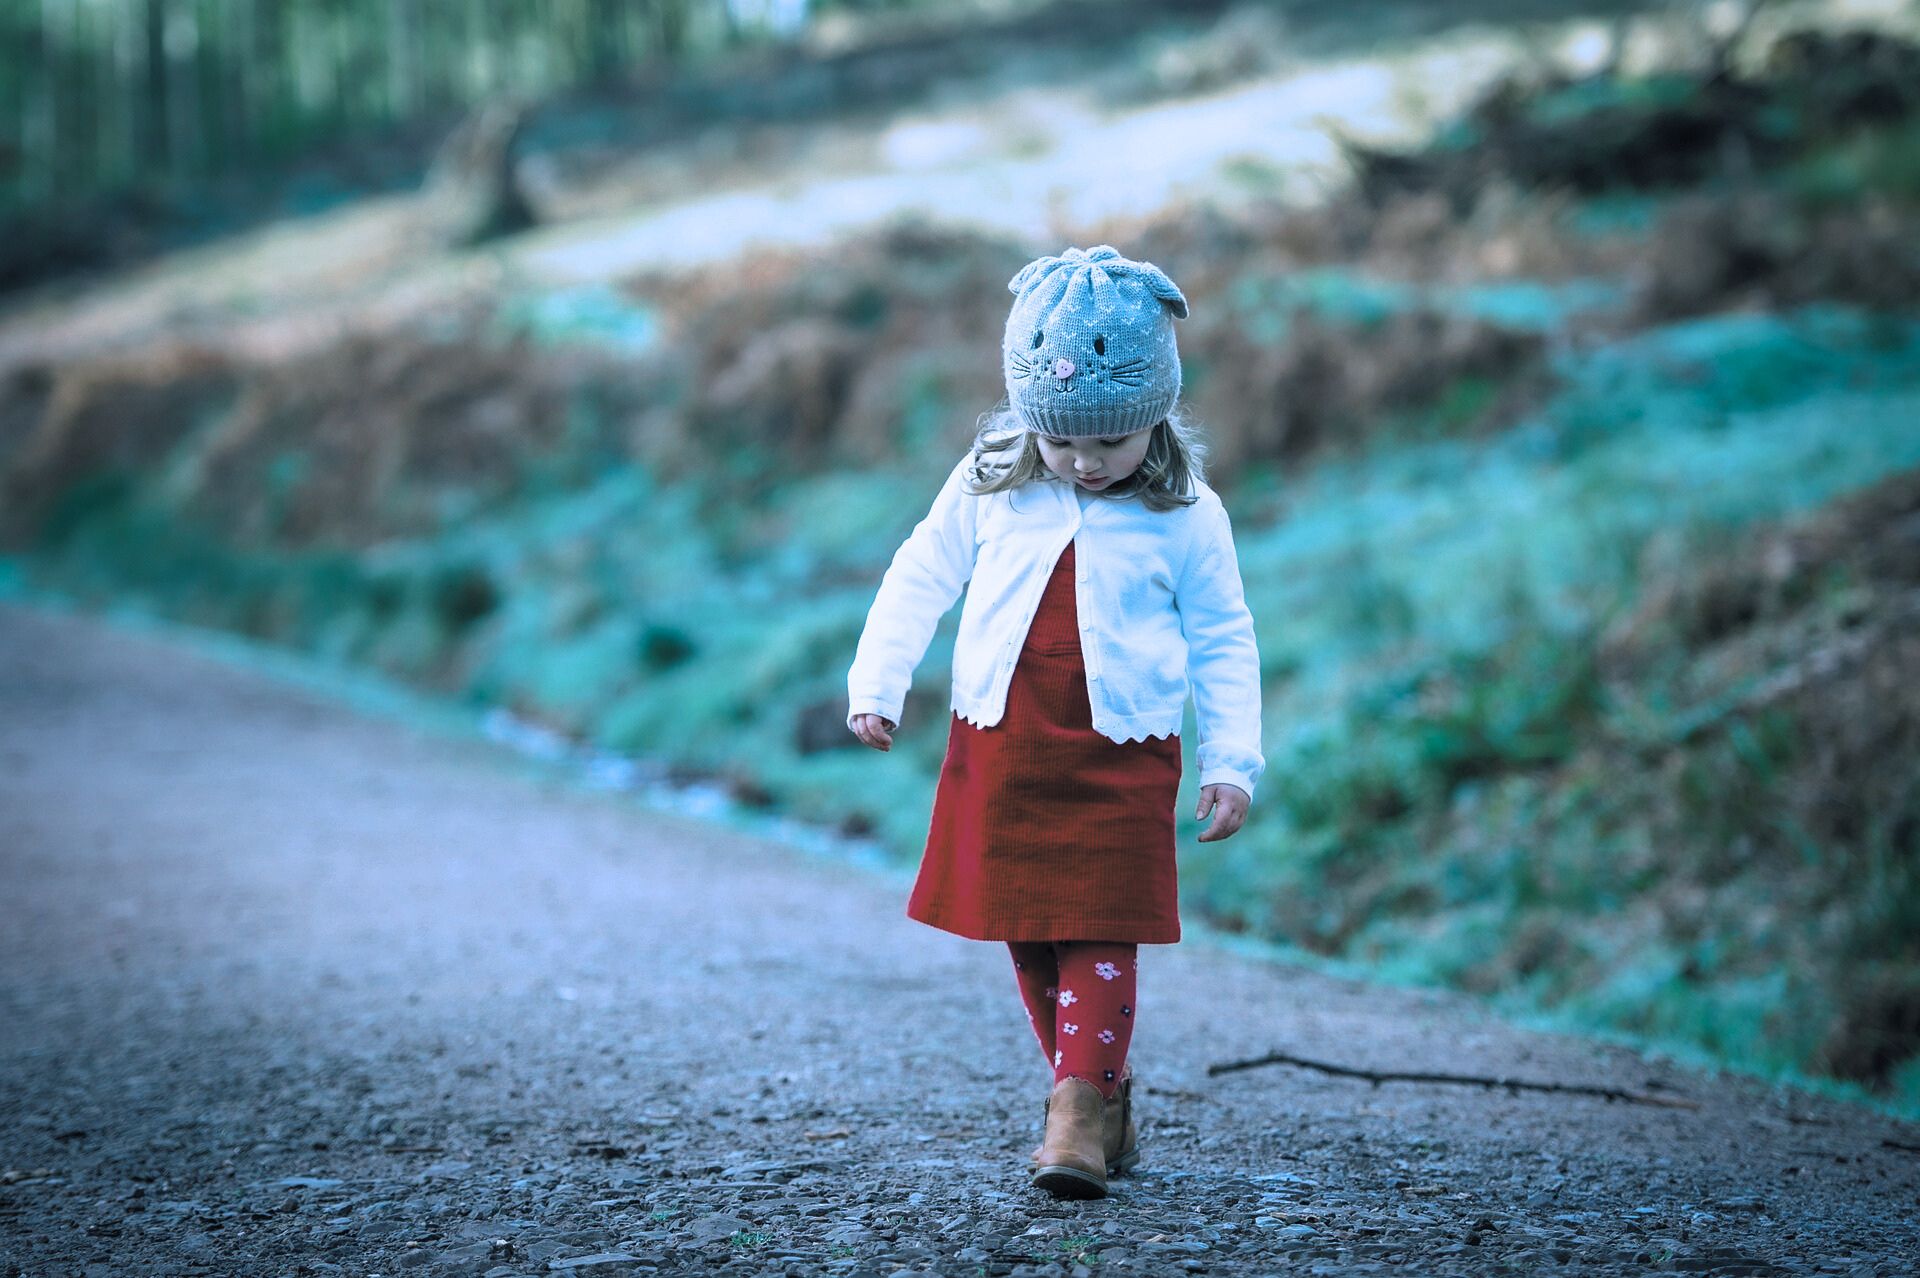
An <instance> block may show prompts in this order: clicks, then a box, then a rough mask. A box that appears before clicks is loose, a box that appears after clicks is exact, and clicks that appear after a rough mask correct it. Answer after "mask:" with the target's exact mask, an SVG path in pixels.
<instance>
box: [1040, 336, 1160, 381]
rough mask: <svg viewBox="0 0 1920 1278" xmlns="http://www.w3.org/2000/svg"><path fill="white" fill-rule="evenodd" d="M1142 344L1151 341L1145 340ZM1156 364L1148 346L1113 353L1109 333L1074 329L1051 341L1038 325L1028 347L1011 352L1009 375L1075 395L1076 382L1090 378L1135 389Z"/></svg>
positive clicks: (1144, 344)
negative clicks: (1108, 337)
mask: <svg viewBox="0 0 1920 1278" xmlns="http://www.w3.org/2000/svg"><path fill="white" fill-rule="evenodd" d="M1141 345H1142V346H1143V347H1144V346H1146V345H1147V342H1146V341H1144V340H1143V341H1142V342H1141ZM1076 347H1077V348H1078V349H1071V348H1076ZM1152 365H1153V360H1152V357H1151V355H1150V354H1148V353H1147V352H1146V351H1145V350H1141V351H1137V352H1124V353H1123V352H1114V353H1112V354H1109V352H1108V340H1107V335H1106V334H1105V333H1094V334H1092V335H1091V336H1090V337H1089V336H1087V335H1085V334H1080V333H1071V332H1070V333H1068V334H1066V335H1065V336H1064V337H1063V338H1062V339H1061V340H1057V341H1053V342H1049V341H1048V338H1047V333H1046V330H1044V329H1038V328H1036V329H1035V330H1033V336H1032V337H1031V338H1030V339H1029V340H1028V343H1027V349H1026V350H1024V351H1022V350H1013V351H1009V352H1008V353H1007V371H1008V373H1009V375H1011V376H1012V377H1013V378H1015V379H1016V380H1020V381H1035V382H1039V383H1040V384H1042V385H1051V387H1052V389H1053V391H1054V392H1055V393H1056V394H1060V395H1071V394H1072V393H1073V392H1074V389H1075V387H1076V385H1077V384H1079V383H1080V382H1082V381H1084V380H1087V379H1091V380H1092V381H1093V382H1094V383H1095V384H1096V385H1106V384H1112V385H1115V386H1123V387H1126V388H1127V389H1129V390H1132V389H1135V388H1138V387H1140V386H1142V385H1144V384H1145V383H1146V380H1147V372H1148V370H1149V369H1150V368H1151V367H1152Z"/></svg>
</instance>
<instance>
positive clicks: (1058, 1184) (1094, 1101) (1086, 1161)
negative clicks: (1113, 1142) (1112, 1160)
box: [1033, 1078, 1107, 1198]
mask: <svg viewBox="0 0 1920 1278" xmlns="http://www.w3.org/2000/svg"><path fill="white" fill-rule="evenodd" d="M1106 1122H1107V1102H1106V1098H1105V1097H1103V1096H1101V1095H1100V1090H1099V1089H1098V1088H1097V1087H1095V1086H1094V1085H1093V1084H1092V1083H1089V1082H1088V1081H1087V1080H1086V1079H1084V1078H1063V1079H1061V1080H1060V1081H1059V1082H1057V1083H1055V1084H1054V1085H1053V1095H1051V1096H1049V1097H1048V1098H1047V1134H1046V1138H1045V1139H1044V1140H1042V1141H1041V1142H1040V1157H1039V1158H1038V1159H1036V1160H1035V1165H1034V1169H1033V1183H1034V1185H1035V1186H1037V1187H1038V1188H1040V1189H1044V1190H1046V1191H1047V1192H1048V1193H1050V1194H1052V1195H1053V1196H1054V1197H1055V1198H1104V1197H1106V1194H1107V1158H1106V1148H1105V1137H1106Z"/></svg>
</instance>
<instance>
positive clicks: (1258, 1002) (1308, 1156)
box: [0, 607, 1920, 1278]
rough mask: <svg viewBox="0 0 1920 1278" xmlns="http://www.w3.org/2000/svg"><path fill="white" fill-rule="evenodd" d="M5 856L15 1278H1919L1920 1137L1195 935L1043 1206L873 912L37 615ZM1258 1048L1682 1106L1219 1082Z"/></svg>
mask: <svg viewBox="0 0 1920 1278" xmlns="http://www.w3.org/2000/svg"><path fill="white" fill-rule="evenodd" d="M0 858H3V860H0V873H3V874H4V881H5V884H6V888H5V892H4V897H3V899H0V998H3V999H4V1002H3V1003H0V1015H4V1018H5V1020H4V1024H5V1026H6V1030H5V1034H4V1036H3V1037H0V1173H3V1175H0V1255H3V1256H4V1261H3V1262H0V1268H3V1270H4V1273H5V1274H7V1275H13V1274H33V1275H39V1274H47V1275H53V1274H63V1275H64V1274H84V1275H97V1274H120V1273H126V1274H142V1275H168V1274H199V1273H233V1274H279V1273H307V1274H320V1273H325V1274H333V1273H344V1274H355V1275H365V1274H381V1275H394V1274H400V1273H423V1274H489V1275H494V1278H504V1276H505V1275H513V1274H532V1273H540V1272H548V1271H550V1270H556V1269H557V1270H563V1271H564V1270H567V1269H577V1270H580V1271H583V1272H587V1273H593V1274H599V1273H612V1272H648V1271H658V1272H661V1273H682V1272H685V1273H711V1272H732V1273H739V1274H750V1275H758V1274H813V1273H838V1274H880V1275H890V1274H893V1273H896V1272H899V1271H902V1270H906V1271H913V1272H937V1273H942V1274H954V1275H959V1274H969V1275H972V1274H981V1273H985V1274H1004V1273H1009V1272H1012V1273H1049V1274H1052V1273H1063V1272H1093V1273H1106V1272H1141V1273H1151V1274H1163V1273H1183V1272H1192V1273H1209V1274H1258V1273H1275V1272H1289V1273H1293V1272H1297V1273H1314V1274H1346V1273H1364V1272H1373V1271H1377V1270H1380V1269H1385V1268H1388V1267H1393V1266H1394V1265H1395V1262H1400V1263H1403V1264H1410V1265H1411V1266H1412V1267H1413V1270H1414V1271H1415V1272H1422V1273H1448V1274H1451V1273H1459V1274H1487V1273H1502V1272H1506V1273H1517V1274H1533V1273H1538V1272H1542V1271H1546V1270H1555V1271H1565V1272H1579V1273H1597V1272H1622V1273H1648V1272H1669V1271H1672V1272H1687V1273H1726V1274H1734V1273H1741V1274H1763V1273H1781V1272H1791V1273H1812V1272H1825V1273H1876V1274H1896V1273H1898V1274H1910V1273H1912V1272H1914V1271H1915V1269H1916V1267H1920V1238H1917V1237H1916V1224H1915V1222H1916V1216H1920V1149H1916V1148H1915V1147H1916V1146H1920V1133H1917V1132H1916V1131H1915V1129H1914V1127H1913V1125H1910V1124H1897V1123H1894V1122H1891V1121H1889V1120H1887V1119H1884V1118H1881V1117H1877V1116H1875V1115H1873V1114H1870V1113H1868V1112H1865V1111H1862V1110H1859V1109H1855V1108H1851V1107H1846V1106H1841V1105H1836V1104H1832V1103H1828V1102H1825V1101H1822V1100H1819V1099H1815V1098H1811V1097H1808V1096H1805V1095H1802V1094H1798V1093H1788V1092H1784V1091H1777V1090H1771V1089H1767V1088H1763V1087H1760V1086H1756V1085H1753V1084H1750V1083H1745V1082H1741V1081H1738V1080H1728V1079H1723V1078H1711V1077H1707V1076H1703V1075H1698V1074H1693V1073H1689V1072H1686V1071H1683V1070H1680V1069H1677V1068H1675V1067H1673V1066H1671V1065H1667V1064H1662V1063H1657V1062H1651V1061H1647V1060H1644V1059H1641V1058H1640V1057H1638V1056H1636V1055H1634V1054H1632V1053H1630V1052H1626V1051H1623V1050H1619V1049H1615V1048H1607V1047H1597V1046H1595V1045H1593V1044H1590V1043H1586V1042H1582V1041H1578V1040H1574V1039H1569V1038H1559V1037H1552V1036H1544V1035H1540V1034H1535V1033H1529V1032H1523V1031H1520V1030H1517V1029H1515V1028H1512V1027H1509V1026H1507V1025H1505V1024H1503V1023H1501V1022H1499V1021H1497V1020H1494V1019H1492V1018H1491V1017H1489V1016H1487V1015H1486V1014H1484V1013H1482V1012H1480V1011H1479V1010H1477V1009H1476V1008H1475V1007H1474V1006H1473V1005H1471V1004H1470V1003H1467V1002H1465V1001H1464V1000H1460V999H1456V998H1454V997H1451V996H1445V995H1424V994H1419V993H1412V992H1405V991H1393V990H1380V989H1371V988H1367V987H1364V986H1360V985H1357V984H1351V983H1344V982H1340V981H1336V980H1332V979H1329V978H1327V977H1325V976H1321V975H1315V974H1312V973H1308V972H1303V971H1299V970H1293V969H1289V968H1285V967H1280V966H1274V965H1268V964H1263V963H1259V962H1255V961H1251V960H1248V959H1244V958H1240V957H1236V956H1234V955H1231V954H1228V953H1225V952H1222V951H1220V950H1218V949H1212V948H1208V947H1206V946H1203V945H1197V944H1192V943H1189V944H1184V945H1181V946H1177V947H1170V948H1169V947H1153V948H1149V949H1147V950H1145V951H1144V953H1143V962H1142V986H1141V1009H1142V1017H1141V1022H1140V1027H1139V1032H1138V1035H1137V1037H1136V1039H1135V1044H1136V1048H1135V1060H1136V1062H1137V1066H1138V1068H1139V1071H1140V1077H1141V1082H1142V1084H1143V1086H1144V1087H1145V1093H1144V1095H1143V1096H1142V1098H1141V1100H1142V1117H1143V1128H1144V1132H1143V1148H1144V1150H1145V1163H1144V1165H1143V1167H1142V1168H1141V1170H1140V1173H1139V1174H1138V1175H1135V1176H1133V1177H1131V1178H1127V1179H1123V1180H1120V1181H1118V1182H1117V1183H1116V1192H1115V1193H1114V1195H1113V1196H1112V1197H1111V1198H1109V1199H1107V1200H1105V1201H1103V1202H1098V1203H1091V1204H1067V1203H1055V1202H1053V1201H1052V1200H1051V1199H1048V1198H1045V1197H1044V1196H1042V1195H1040V1194H1038V1193H1036V1192H1035V1191H1033V1190H1031V1189H1029V1188H1028V1187H1027V1186H1026V1184H1025V1181H1024V1177H1023V1174H1022V1171H1023V1162H1024V1155H1025V1151H1026V1150H1027V1149H1028V1148H1030V1146H1031V1144H1032V1142H1033V1139H1034V1136H1035V1134H1036V1132H1037V1130H1038V1122H1039V1117H1040V1100H1041V1098H1042V1097H1043V1096H1044V1094H1045V1091H1046V1083H1047V1078H1046V1072H1045V1070H1044V1069H1043V1066H1042V1062H1041V1058H1040V1055H1039V1052H1038V1049H1037V1048H1036V1047H1035V1046H1034V1044H1033V1043H1032V1041H1031V1039H1030V1038H1029V1037H1028V1034H1027V1030H1026V1027H1025V1023H1024V1017H1023V1015H1022V1013H1021V1010H1020V1005H1019V1003H1018V1001H1017V999H1016V998H1015V995H1014V987H1013V982H1012V976H1011V971H1010V969H1009V965H1008V963H1007V960H1006V958H1005V955H1004V953H1003V952H1002V951H999V950H997V949H996V948H995V947H991V946H987V945H980V944H974V943H969V942H964V941H959V940H956V939H953V938H950V937H946V936H943V935H940V934H936V933H934V932H931V931H929V930H927V929H924V928H921V927H919V926H917V925H915V924H911V923H909V922H908V921H906V920H905V919H904V917H903V916H902V913H901V907H902V892H901V889H900V887H899V885H898V884H897V883H896V882H890V881H887V880H885V879H882V878H877V877H875V876H872V875H870V874H867V873H865V872H862V871H859V870H856V869H854V868H851V867H848V866H840V865H835V864H831V863H827V862H823V861H821V860H820V859H817V858H813V857H808V856H804V855H802V854H799V853H797V852H794V851H792V850H790V849H786V848H782V847H780V846H777V845H771V844H765V843H760V842H756V841H754V840H752V839H750V838H747V837H744V836H742V835H739V834H737V833H732V832H729V831H728V830H725V829H719V828H713V827H709V826H705V825H701V824H698V823H695V822H692V821H688V820H681V819H677V818H673V817H668V816H663V815H661V814H659V813H657V812H652V811H648V810H645V809H642V808H639V807H637V806H635V805H634V804H633V803H632V802H631V801H629V800H626V799H622V798H619V797H617V796H612V795H604V794H595V793H592V792H589V791H586V790H583V789H579V788H577V787H572V786H570V785H568V784H567V783H565V782H564V781H563V780H562V779H561V778H559V777H558V776H557V775H551V774H543V773H541V772H538V771H535V770H533V766H532V765H529V764H527V763H525V762H523V761H521V760H520V759H518V758H517V757H515V756H511V755H509V754H508V753H506V752H505V751H503V750H502V749H500V748H498V747H495V746H492V745H489V744H487V743H485V742H482V741H478V740H475V741H461V740H458V739H450V738H446V737H443V736H438V735H429V734H427V733H425V732H420V731H416V730H412V729H409V728H407V727H404V726H401V725H398V724H396V723H394V722H389V721H383V720H378V719H373V718H366V717H361V716H359V715H357V714H354V713H351V712H349V711H347V710H345V709H342V708H340V707H338V706H336V705H334V704H331V703H329V702H327V701H323V700H321V699H319V698H318V697H317V696H316V695H315V694H312V693H308V692H304V691H300V690H298V689H295V688H292V687H290V686H287V685H283V684H280V683H277V682H272V681H269V680H267V679H266V678H264V677H262V676H260V675H256V674H253V673H247V672H242V671H238V670H236V669H233V668H231V667H228V666H225V665H222V664H219V663H217V662H215V661H213V660H211V659H209V658H206V657H204V656H200V655H196V654H194V653H193V652H191V651H189V650H188V649H186V648H185V647H182V646H179V645H177V644H174V643H171V642H166V641H161V640H158V639H154V638H151V637H143V636H137V635H133V634H129V633H125V632H122V631H118V630H115V629H111V628H107V627H105V626H102V625H99V624H96V623H92V622H87V621H81V620H77V619H72V618H64V617H58V616H54V615H51V614H44V613H39V612H30V611H26V610H22V609H19V608H13V607H0ZM1276 1047H1278V1048H1284V1049H1288V1050H1291V1051H1295V1052H1300V1053H1304V1054H1308V1055H1314V1056H1319V1057H1323V1058H1329V1059H1334V1060H1338V1061H1342V1062H1346V1063H1350V1064H1354V1065H1360V1066H1367V1067H1372V1068H1379V1069H1439V1070H1454V1071H1470V1072H1478V1073H1486V1074H1495V1075H1510V1076H1518V1077H1524V1078H1529V1079H1543V1080H1546V1079H1551V1080H1559V1081H1564V1082H1586V1083H1601V1084H1606V1085H1610V1086H1616V1087H1622V1088H1627V1089H1631V1090H1634V1091H1642V1092H1644V1091H1650V1090H1657V1092H1658V1094H1660V1095H1663V1096H1668V1097H1674V1098H1682V1099H1686V1100H1690V1101H1694V1102H1697V1104H1698V1106H1699V1107H1698V1108H1697V1109H1669V1108H1659V1107H1653V1106H1647V1105H1639V1104H1629V1103H1613V1102H1607V1101H1603V1100H1598V1099H1593V1098H1586V1097H1579V1096H1565V1095H1548V1094H1538V1093H1526V1092H1522V1093H1517V1094H1508V1093H1506V1092H1496V1093H1491V1094H1490V1093H1487V1092H1484V1091H1482V1090H1480V1089H1470V1088H1465V1087H1458V1086H1444V1085H1409V1084H1398V1083H1395V1084H1387V1085H1385V1086H1381V1087H1377V1088H1376V1087H1371V1086H1369V1085H1368V1084H1366V1083H1364V1082H1356V1081H1349V1080H1345V1079H1339V1078H1334V1077H1329V1076H1325V1075H1321V1074H1315V1073H1310V1072H1302V1071H1298V1070H1293V1069H1281V1068H1267V1069H1260V1070H1251V1071H1247V1072H1242V1073H1235V1074H1227V1075H1222V1076H1219V1077H1212V1078H1210V1077H1209V1076H1208V1075H1207V1073H1206V1066H1207V1065H1208V1064H1209V1063H1210V1062H1216V1061H1221V1060H1226V1059H1230V1058H1239V1057H1247V1056H1255V1055H1259V1054H1261V1053H1263V1052H1266V1051H1268V1050H1270V1049H1273V1048H1276ZM596 1258H598V1259H596Z"/></svg>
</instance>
